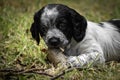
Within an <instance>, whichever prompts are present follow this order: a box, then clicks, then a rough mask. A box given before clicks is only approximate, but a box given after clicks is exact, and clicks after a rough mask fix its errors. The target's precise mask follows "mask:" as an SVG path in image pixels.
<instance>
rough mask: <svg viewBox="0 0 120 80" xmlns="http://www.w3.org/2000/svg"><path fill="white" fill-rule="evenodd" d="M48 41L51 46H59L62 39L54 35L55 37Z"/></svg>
mask: <svg viewBox="0 0 120 80" xmlns="http://www.w3.org/2000/svg"><path fill="white" fill-rule="evenodd" d="M48 43H49V44H50V45H51V46H58V45H59V44H60V39H59V38H56V37H53V38H50V39H49V40H48Z"/></svg>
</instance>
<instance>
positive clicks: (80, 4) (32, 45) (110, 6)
mask: <svg viewBox="0 0 120 80" xmlns="http://www.w3.org/2000/svg"><path fill="white" fill-rule="evenodd" d="M48 3H62V4H66V5H68V6H70V7H72V8H74V9H76V10H77V11H78V12H79V13H80V14H82V15H84V16H86V18H87V19H88V20H91V21H94V22H100V21H106V20H109V19H112V18H120V5H119V4H120V0H116V1H113V0H84V1H83V0H34V1H33V0H29V1H28V0H12V1H11V0H6V1H5V0H0V69H6V68H10V69H19V70H20V69H29V68H32V67H34V68H48V67H51V65H50V64H47V63H46V61H45V59H46V53H44V52H42V51H41V50H42V49H44V48H46V46H45V43H44V41H43V40H41V43H40V45H39V46H38V45H36V42H35V41H34V40H33V39H32V37H31V33H30V31H29V29H30V26H31V23H32V22H33V15H34V13H35V12H36V11H37V10H39V9H40V8H41V7H42V6H44V5H46V4H48ZM106 3H107V4H106ZM119 75H120V63H117V62H110V63H109V64H107V65H100V66H98V67H97V68H96V67H92V68H90V69H89V70H83V71H78V70H76V69H75V70H73V71H71V72H69V73H66V74H65V75H64V78H65V79H66V80H68V79H70V80H76V79H79V80H105V79H106V80H119V79H120V76H119ZM28 79H29V80H48V79H49V78H48V77H46V76H41V75H38V74H26V75H17V76H12V77H11V76H8V75H3V74H1V73H0V80H28ZM59 79H60V78H59ZM59 79H58V80H59ZM60 80H61V79H60Z"/></svg>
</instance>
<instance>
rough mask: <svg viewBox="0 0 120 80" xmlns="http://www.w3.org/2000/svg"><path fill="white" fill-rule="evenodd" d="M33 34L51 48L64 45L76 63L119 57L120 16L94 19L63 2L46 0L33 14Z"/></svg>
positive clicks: (104, 60)
mask: <svg viewBox="0 0 120 80" xmlns="http://www.w3.org/2000/svg"><path fill="white" fill-rule="evenodd" d="M30 30H31V33H32V37H33V38H34V39H35V40H36V41H37V43H38V44H39V42H40V37H39V35H40V36H41V37H42V38H43V39H44V41H45V43H46V44H47V46H48V47H50V48H58V47H62V48H64V49H65V55H66V56H67V57H68V60H67V62H68V63H70V64H72V65H73V66H76V67H81V66H84V65H86V64H89V63H94V64H98V63H104V62H106V61H111V60H117V61H118V60H120V32H119V31H120V20H118V19H114V20H110V21H107V22H101V23H94V22H90V21H87V20H86V19H85V18H84V17H83V16H82V15H80V14H79V13H78V12H76V11H75V10H74V9H71V8H69V7H67V6H65V5H62V4H48V5H46V6H44V7H43V8H42V9H40V10H39V11H38V12H37V13H35V15H34V22H33V24H32V26H31V29H30Z"/></svg>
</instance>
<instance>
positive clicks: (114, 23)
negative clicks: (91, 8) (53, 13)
mask: <svg viewBox="0 0 120 80" xmlns="http://www.w3.org/2000/svg"><path fill="white" fill-rule="evenodd" d="M108 22H109V23H111V24H113V25H114V26H116V27H117V28H118V29H119V30H120V20H114V19H113V20H110V21H108Z"/></svg>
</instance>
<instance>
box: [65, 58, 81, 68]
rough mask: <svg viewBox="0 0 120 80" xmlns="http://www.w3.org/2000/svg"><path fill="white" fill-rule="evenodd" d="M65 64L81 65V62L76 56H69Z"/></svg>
mask: <svg viewBox="0 0 120 80" xmlns="http://www.w3.org/2000/svg"><path fill="white" fill-rule="evenodd" d="M67 65H69V66H71V67H82V66H81V62H80V60H79V58H78V57H77V56H70V57H68V59H67Z"/></svg>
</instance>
